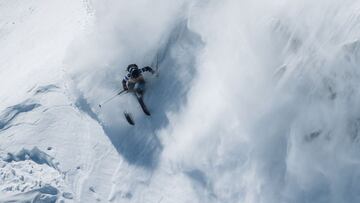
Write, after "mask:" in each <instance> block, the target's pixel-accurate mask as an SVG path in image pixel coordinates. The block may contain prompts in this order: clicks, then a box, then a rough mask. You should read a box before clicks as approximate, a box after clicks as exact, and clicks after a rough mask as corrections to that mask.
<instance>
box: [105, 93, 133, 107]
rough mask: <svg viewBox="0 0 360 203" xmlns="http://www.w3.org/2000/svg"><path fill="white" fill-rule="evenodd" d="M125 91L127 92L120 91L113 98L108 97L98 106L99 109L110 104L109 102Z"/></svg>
mask: <svg viewBox="0 0 360 203" xmlns="http://www.w3.org/2000/svg"><path fill="white" fill-rule="evenodd" d="M126 91H127V90H122V91H120V92H119V93H116V94H115V95H114V96H112V97H110V98H109V99H107V100H106V101H104V102H102V103H101V104H99V108H101V106H102V105H104V104H106V103H108V102H110V101H111V100H113V99H114V98H115V97H116V96H118V95H120V94H122V93H124V92H126Z"/></svg>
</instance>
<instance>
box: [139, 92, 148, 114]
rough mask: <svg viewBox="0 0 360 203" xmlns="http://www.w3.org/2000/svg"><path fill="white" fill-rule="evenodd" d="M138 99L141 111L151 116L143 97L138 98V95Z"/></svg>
mask: <svg viewBox="0 0 360 203" xmlns="http://www.w3.org/2000/svg"><path fill="white" fill-rule="evenodd" d="M136 98H137V100H138V101H139V104H140V106H141V109H142V110H143V112H144V113H145V114H146V115H148V116H150V115H151V114H150V111H149V110H148V108H147V107H146V105H145V103H144V100H143V98H142V96H137V95H136Z"/></svg>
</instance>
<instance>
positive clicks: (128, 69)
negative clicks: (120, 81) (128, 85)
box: [126, 64, 138, 72]
mask: <svg viewBox="0 0 360 203" xmlns="http://www.w3.org/2000/svg"><path fill="white" fill-rule="evenodd" d="M131 69H138V66H137V65H136V64H130V65H128V67H127V68H126V70H127V71H128V72H131Z"/></svg>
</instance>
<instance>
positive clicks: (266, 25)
mask: <svg viewBox="0 0 360 203" xmlns="http://www.w3.org/2000/svg"><path fill="white" fill-rule="evenodd" d="M91 6H92V7H91V8H92V10H93V11H92V12H93V15H94V19H95V20H94V25H93V26H92V27H91V30H92V32H91V34H89V35H88V36H86V37H85V38H84V40H83V41H82V42H76V43H74V45H73V46H74V49H73V50H74V51H73V53H70V54H69V57H68V61H69V64H68V65H71V66H72V67H75V68H70V69H69V75H70V76H71V77H72V78H73V79H74V80H73V81H75V84H76V89H77V91H78V92H81V94H82V97H84V98H86V100H87V101H88V103H89V104H88V105H89V106H90V107H91V109H92V111H94V112H95V113H96V114H97V116H98V117H99V120H100V121H101V122H103V126H104V129H105V131H106V132H107V134H108V135H109V136H110V139H111V140H112V142H113V144H114V145H115V147H116V148H117V149H118V151H119V153H120V154H122V155H123V156H125V157H126V158H127V160H128V161H129V162H131V163H134V164H141V166H151V167H150V168H151V170H155V171H156V170H158V171H157V173H160V174H161V173H163V171H162V170H164V168H166V169H165V171H167V172H168V171H171V173H172V174H175V175H179V176H180V175H185V176H186V177H187V178H188V179H189V180H190V181H191V183H194V184H193V186H194V188H195V189H194V191H196V192H195V193H194V194H196V195H198V196H196V197H193V198H194V199H199V201H201V202H212V201H213V202H356V201H358V196H357V195H356V188H358V187H359V185H358V184H357V183H356V181H355V182H354V181H352V179H355V180H356V179H358V178H359V177H360V176H359V173H358V172H357V170H355V169H357V168H358V167H359V166H358V163H359V157H358V156H356V154H358V150H357V148H358V146H357V140H358V139H359V138H358V130H359V129H358V128H359V127H358V126H359V122H358V121H359V117H358V115H359V113H360V112H359V111H360V109H359V108H358V107H357V106H358V105H357V104H358V100H359V98H360V97H359V94H358V93H357V87H358V85H359V84H358V83H359V81H360V80H359V78H358V75H359V73H358V70H357V68H356V67H358V65H359V55H358V47H359V42H358V38H357V37H358V36H359V32H360V29H359V26H358V25H357V24H358V19H359V18H358V17H359V16H358V13H357V9H359V8H360V5H359V4H358V3H357V2H356V1H352V0H348V1H345V2H344V1H342V2H340V1H335V0H333V1H316V2H314V1H292V2H285V1H272V2H266V1H255V2H252V3H249V2H245V1H235V0H226V1H221V2H218V1H198V2H189V1H176V2H169V1H162V0H157V1H152V2H151V3H150V2H148V1H142V0H136V1H110V0H108V1H105V2H104V1H102V2H100V1H99V2H98V1H94V2H93V4H92V5H91ZM150 8H151V9H150ZM159 55H160V64H159V65H160V68H159V69H160V71H161V72H160V76H159V78H151V77H149V79H148V80H149V82H148V85H149V86H150V87H149V91H148V93H147V94H148V96H147V102H148V105H149V107H150V109H152V110H153V114H154V115H153V117H152V118H151V119H149V120H147V119H145V118H143V116H142V114H141V112H138V113H137V114H136V115H137V119H138V120H139V121H140V123H141V124H139V125H138V126H139V127H137V129H135V130H134V129H130V127H128V126H127V124H126V123H125V122H124V119H123V118H122V111H123V110H124V109H125V110H126V109H127V110H130V111H134V112H135V111H136V109H137V108H138V107H134V101H133V100H131V98H129V96H128V95H126V97H125V98H121V99H118V100H115V101H114V102H111V103H109V105H107V106H106V107H104V108H103V109H98V108H97V104H98V103H100V102H101V101H103V100H105V99H106V98H107V97H110V96H112V94H114V93H116V92H117V91H118V90H119V88H121V84H120V82H121V79H122V75H123V74H124V73H125V72H124V67H126V66H127V65H128V64H129V63H137V64H139V65H140V66H145V65H153V64H154V61H155V59H156V58H157V56H159ZM70 61H71V62H70ZM179 100H181V102H179ZM135 105H137V104H135ZM115 135H117V136H118V137H120V138H116V136H115ZM125 135H127V136H125ZM130 135H131V136H130ZM134 137H135V138H136V139H135V140H132V139H134ZM129 140H131V141H129ZM144 140H145V141H144ZM124 142H125V144H119V143H124ZM149 145H151V147H149ZM136 147H139V148H136ZM138 150H144V151H143V152H139V151H138ZM155 159H156V164H154V163H153V162H152V161H150V162H151V163H148V161H149V160H155ZM139 162H140V163H139ZM174 166H176V167H174ZM157 167H159V168H160V169H161V170H160V169H158V168H157ZM159 176H161V175H159ZM164 176H165V175H164ZM161 177H162V176H161ZM154 181H155V180H154ZM196 183H200V184H198V185H196ZM199 185H200V186H199ZM180 188H181V187H180ZM179 190H181V189H179Z"/></svg>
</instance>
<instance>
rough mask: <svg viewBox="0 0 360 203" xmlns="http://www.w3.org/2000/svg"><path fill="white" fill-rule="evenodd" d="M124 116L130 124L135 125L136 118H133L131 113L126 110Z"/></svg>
mask: <svg viewBox="0 0 360 203" xmlns="http://www.w3.org/2000/svg"><path fill="white" fill-rule="evenodd" d="M124 116H125V119H126V121H127V122H128V123H129V124H130V125H135V122H134V119H133V118H132V116H131V114H130V113H128V112H126V111H124Z"/></svg>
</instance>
